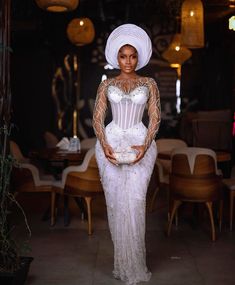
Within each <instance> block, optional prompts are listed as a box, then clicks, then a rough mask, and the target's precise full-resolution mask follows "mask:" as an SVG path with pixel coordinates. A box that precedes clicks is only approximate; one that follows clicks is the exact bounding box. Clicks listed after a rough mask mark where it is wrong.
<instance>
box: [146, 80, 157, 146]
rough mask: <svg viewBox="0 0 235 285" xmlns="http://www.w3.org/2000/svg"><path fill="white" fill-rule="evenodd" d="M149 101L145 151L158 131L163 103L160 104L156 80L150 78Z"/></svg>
mask: <svg viewBox="0 0 235 285" xmlns="http://www.w3.org/2000/svg"><path fill="white" fill-rule="evenodd" d="M149 92H150V95H149V102H148V115H149V125H148V131H147V135H146V139H145V143H144V147H145V151H146V150H147V149H148V147H149V146H150V144H151V143H152V141H153V139H154V138H155V135H156V133H157V132H158V129H159V126H160V121H161V117H160V116H161V105H160V95H159V90H158V88H157V84H156V82H155V80H153V79H150V82H149Z"/></svg>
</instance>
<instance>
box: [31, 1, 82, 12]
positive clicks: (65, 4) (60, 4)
mask: <svg viewBox="0 0 235 285" xmlns="http://www.w3.org/2000/svg"><path fill="white" fill-rule="evenodd" d="M36 3H37V5H38V6H39V7H40V8H42V9H44V10H47V11H50V12H68V11H72V10H75V9H76V8H77V6H78V3H79V0H36Z"/></svg>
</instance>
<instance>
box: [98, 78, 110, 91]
mask: <svg viewBox="0 0 235 285" xmlns="http://www.w3.org/2000/svg"><path fill="white" fill-rule="evenodd" d="M109 84H110V79H109V78H108V79H105V80H103V81H101V82H100V84H99V89H106V88H107V87H108V86H109Z"/></svg>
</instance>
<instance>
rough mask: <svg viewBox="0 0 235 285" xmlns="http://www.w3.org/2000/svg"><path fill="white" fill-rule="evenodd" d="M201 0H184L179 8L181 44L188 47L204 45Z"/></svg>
mask: <svg viewBox="0 0 235 285" xmlns="http://www.w3.org/2000/svg"><path fill="white" fill-rule="evenodd" d="M203 13H204V12H203V5H202V2H201V0H185V1H184V2H183V4H182V8H181V36H182V44H183V45H184V46H186V47H188V48H202V47H204V15H203Z"/></svg>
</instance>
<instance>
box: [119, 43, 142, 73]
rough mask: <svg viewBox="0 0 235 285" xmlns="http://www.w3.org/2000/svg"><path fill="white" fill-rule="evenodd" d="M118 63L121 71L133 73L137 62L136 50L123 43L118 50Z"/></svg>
mask: <svg viewBox="0 0 235 285" xmlns="http://www.w3.org/2000/svg"><path fill="white" fill-rule="evenodd" d="M118 64H119V67H120V69H121V71H123V72H125V73H133V71H135V69H136V66H137V64H138V53H137V50H136V49H135V48H134V47H133V46H130V45H124V46H122V47H121V48H120V50H119V52H118Z"/></svg>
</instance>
